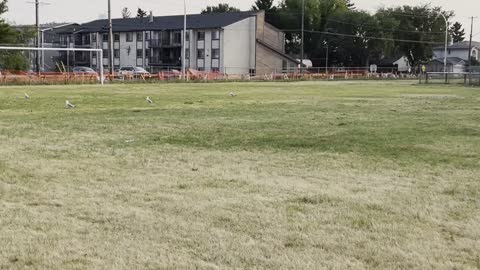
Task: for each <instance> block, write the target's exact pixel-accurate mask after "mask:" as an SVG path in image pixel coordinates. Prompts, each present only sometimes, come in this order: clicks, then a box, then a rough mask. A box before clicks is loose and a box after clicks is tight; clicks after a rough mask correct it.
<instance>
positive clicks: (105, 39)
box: [102, 34, 108, 42]
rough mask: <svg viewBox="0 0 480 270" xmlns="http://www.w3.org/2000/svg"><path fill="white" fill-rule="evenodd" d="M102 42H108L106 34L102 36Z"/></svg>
mask: <svg viewBox="0 0 480 270" xmlns="http://www.w3.org/2000/svg"><path fill="white" fill-rule="evenodd" d="M102 40H103V41H104V42H107V41H108V34H103V35H102Z"/></svg>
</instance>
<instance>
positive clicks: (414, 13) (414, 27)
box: [375, 5, 454, 66]
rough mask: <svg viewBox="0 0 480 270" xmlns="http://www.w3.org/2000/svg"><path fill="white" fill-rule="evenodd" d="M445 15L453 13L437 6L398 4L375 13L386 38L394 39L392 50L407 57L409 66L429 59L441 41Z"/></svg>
mask: <svg viewBox="0 0 480 270" xmlns="http://www.w3.org/2000/svg"><path fill="white" fill-rule="evenodd" d="M440 13H442V14H443V15H444V16H445V17H447V18H450V17H452V16H453V15H454V14H453V12H447V11H443V10H442V9H441V8H440V7H433V8H432V7H430V6H429V5H421V6H406V5H405V6H401V7H396V8H388V9H380V10H378V11H377V13H376V14H375V16H376V17H377V19H378V20H379V22H380V23H379V25H381V26H382V29H384V31H383V33H384V34H385V36H386V37H388V38H390V39H393V40H394V42H393V43H394V46H395V50H396V51H397V52H399V53H401V54H403V55H404V56H406V57H407V58H408V61H409V63H410V65H411V66H417V65H418V64H419V63H421V62H423V61H428V60H430V59H431V58H432V54H433V47H434V46H438V45H442V44H444V41H445V36H444V33H445V21H444V20H443V18H442V16H440Z"/></svg>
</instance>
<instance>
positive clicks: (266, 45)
mask: <svg viewBox="0 0 480 270" xmlns="http://www.w3.org/2000/svg"><path fill="white" fill-rule="evenodd" d="M257 42H258V44H260V45H262V46H264V47H265V48H267V49H269V50H270V51H272V52H274V53H275V54H277V55H279V56H280V57H282V58H284V59H286V60H289V61H291V62H294V63H295V64H298V65H299V64H302V65H304V66H305V64H304V63H302V62H300V61H299V60H297V59H295V58H293V57H291V56H290V55H288V54H286V53H284V52H282V51H280V50H278V49H275V48H274V47H272V46H270V45H269V44H268V43H266V42H265V41H263V40H261V39H257Z"/></svg>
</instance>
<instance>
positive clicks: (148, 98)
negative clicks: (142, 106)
mask: <svg viewBox="0 0 480 270" xmlns="http://www.w3.org/2000/svg"><path fill="white" fill-rule="evenodd" d="M145 101H146V102H147V103H150V104H152V103H153V100H151V99H150V97H147V98H146V99H145Z"/></svg>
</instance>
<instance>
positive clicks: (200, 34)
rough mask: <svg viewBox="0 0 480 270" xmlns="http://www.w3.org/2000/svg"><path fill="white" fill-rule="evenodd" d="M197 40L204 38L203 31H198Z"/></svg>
mask: <svg viewBox="0 0 480 270" xmlns="http://www.w3.org/2000/svg"><path fill="white" fill-rule="evenodd" d="M197 40H205V32H198V33H197Z"/></svg>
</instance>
